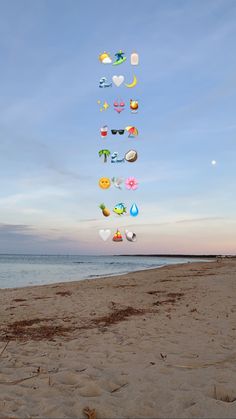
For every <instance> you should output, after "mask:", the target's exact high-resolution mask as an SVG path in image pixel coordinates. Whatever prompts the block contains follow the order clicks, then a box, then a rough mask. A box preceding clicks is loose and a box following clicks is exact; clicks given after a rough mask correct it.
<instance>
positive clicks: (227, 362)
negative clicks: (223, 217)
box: [0, 259, 236, 419]
mask: <svg viewBox="0 0 236 419" xmlns="http://www.w3.org/2000/svg"><path fill="white" fill-rule="evenodd" d="M235 272H236V260H235V259H227V260H225V259H224V260H222V261H220V262H216V261H213V263H208V262H202V263H199V262H193V263H182V264H175V265H166V266H164V267H162V268H153V269H148V270H142V271H138V272H130V273H128V274H126V275H118V276H116V277H105V278H98V279H94V280H93V281H90V280H89V279H87V280H83V281H73V282H66V283H65V282H63V283H58V284H48V285H40V286H30V287H26V288H15V289H3V290H1V293H0V317H1V324H0V354H1V355H0V356H1V380H0V390H1V391H0V408H1V414H2V415H3V416H4V417H7V418H10V417H14V418H22V417H47V418H52V419H54V418H55V417H60V418H74V417H79V418H83V419H85V418H86V415H84V413H83V411H84V409H85V408H86V407H87V406H88V407H89V408H90V409H91V410H93V409H95V412H96V414H97V419H110V418H114V419H118V418H120V417H122V418H127V419H128V418H134V417H135V418H140V419H141V418H150V419H151V418H153V417H155V418H177V417H178V418H180V417H181V418H194V417H195V418H196V417H201V418H204V417H205V418H206V417H208V418H222V417H228V418H232V419H233V418H235V417H236V390H235V389H236V374H235V372H236V367H235V359H236V350H235V340H236V327H235V324H236V303H235V301H236V299H235V297H236V283H235ZM10 384H11V385H10ZM13 384H14V385H13Z"/></svg>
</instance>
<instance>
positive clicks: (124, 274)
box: [0, 259, 215, 292]
mask: <svg viewBox="0 0 236 419" xmlns="http://www.w3.org/2000/svg"><path fill="white" fill-rule="evenodd" d="M209 262H215V260H214V259H212V260H204V261H203V260H199V261H186V262H179V263H170V264H165V265H160V266H155V267H150V268H147V267H145V268H143V269H139V270H137V271H136V270H135V271H128V272H123V273H114V274H110V273H109V274H107V275H104V274H103V275H97V276H91V277H87V278H81V279H73V280H71V281H61V282H49V283H47V284H35V285H32V284H30V285H25V286H21V287H9V288H1V287H0V292H1V291H4V290H17V289H25V288H31V287H46V286H49V285H58V284H70V283H77V282H78V283H79V282H83V281H90V280H98V279H103V278H104V279H105V278H106V279H107V278H115V277H120V276H126V275H129V274H132V273H139V272H145V271H150V270H155V269H161V268H165V267H167V266H178V265H186V264H191V263H209Z"/></svg>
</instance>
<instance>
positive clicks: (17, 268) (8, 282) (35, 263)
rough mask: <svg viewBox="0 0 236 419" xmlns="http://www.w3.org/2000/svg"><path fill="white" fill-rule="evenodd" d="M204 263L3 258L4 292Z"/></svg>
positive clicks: (132, 258) (0, 266)
mask: <svg viewBox="0 0 236 419" xmlns="http://www.w3.org/2000/svg"><path fill="white" fill-rule="evenodd" d="M201 260H202V259H200V258H199V259H196V258H191V257H184V258H183V257H160V256H66V255H65V256H61V255H60V256H56V255H50V256H42V255H0V288H15V287H24V286H28V285H43V284H52V283H57V282H69V281H74V280H82V279H88V278H91V279H92V278H97V277H104V276H113V275H119V274H125V273H128V272H134V271H139V270H143V269H151V268H157V267H161V266H164V265H171V264H175V263H184V262H185V263H186V262H192V261H195V262H196V261H201ZM204 260H206V259H204Z"/></svg>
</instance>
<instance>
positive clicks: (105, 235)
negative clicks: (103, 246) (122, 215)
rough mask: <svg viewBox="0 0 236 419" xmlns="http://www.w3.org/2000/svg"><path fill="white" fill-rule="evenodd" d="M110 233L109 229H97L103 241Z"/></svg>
mask: <svg viewBox="0 0 236 419" xmlns="http://www.w3.org/2000/svg"><path fill="white" fill-rule="evenodd" d="M110 235H111V230H99V236H100V237H101V239H102V240H104V242H105V241H106V240H107V239H109V237H110Z"/></svg>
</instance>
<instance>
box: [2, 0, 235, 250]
mask: <svg viewBox="0 0 236 419" xmlns="http://www.w3.org/2000/svg"><path fill="white" fill-rule="evenodd" d="M235 22H236V1H235V0H200V1H199V0H146V1H136V2H135V1H133V0H126V1H123V2H122V1H120V2H116V1H114V2H113V1H108V0H105V1H104V0H101V1H100V2H98V1H92V0H87V1H82V0H69V1H67V0H50V1H49V0H38V1H32V0H20V1H19V0H9V1H3V0H0V57H1V58H0V62H1V65H0V253H40V254H58V253H59V254H60V253H61V254H118V253H122V254H132V253H195V254H203V253H205V254H213V253H231V254H235V253H236V176H235V171H236V164H235V160H236V120H235V110H236V54H235V45H236V23H235ZM119 49H122V50H124V51H125V53H126V55H127V61H126V62H125V63H124V64H121V65H120V66H117V67H116V68H115V69H114V67H112V66H109V65H106V66H105V65H103V64H101V63H100V62H99V60H98V56H99V54H100V53H101V52H103V51H108V52H109V53H110V54H111V56H112V58H114V54H115V53H116V52H117V51H118V50H119ZM133 50H136V51H137V52H138V53H139V56H140V64H139V66H138V67H137V68H132V66H131V65H130V63H129V57H130V53H131V52H132V51H133ZM133 73H135V74H136V75H137V77H138V85H137V86H136V87H135V88H133V89H127V88H126V87H125V86H124V85H122V86H120V87H119V88H117V87H116V86H113V87H112V88H107V89H99V87H98V84H99V79H100V78H101V77H102V76H106V77H108V79H111V77H112V75H114V74H116V75H124V77H125V80H128V81H131V80H132V78H133ZM120 98H122V100H124V102H125V104H126V109H125V110H124V112H122V113H121V114H120V115H118V114H117V113H116V112H115V111H114V110H113V107H112V106H110V108H109V109H108V111H106V112H100V111H99V106H98V105H97V100H98V99H101V100H107V101H108V103H110V104H111V105H112V103H113V101H114V100H115V99H120ZM131 98H132V99H138V100H139V112H138V113H137V114H136V115H133V114H131V112H130V110H129V100H130V99H131ZM105 124H107V125H108V126H109V129H112V128H116V129H120V128H124V127H126V126H127V125H131V124H134V125H135V126H136V127H137V128H138V129H139V136H138V137H137V138H136V139H129V138H127V135H124V136H118V135H116V136H112V135H109V137H108V138H107V139H101V138H100V135H99V130H100V127H101V126H103V125H105ZM102 148H108V149H109V150H111V151H112V152H113V151H118V152H119V155H121V156H122V155H124V153H125V152H126V151H128V150H130V149H131V148H132V149H135V150H137V151H138V156H139V158H138V160H137V162H135V163H127V162H126V163H124V164H111V163H110V162H108V163H106V164H104V163H103V162H102V159H101V158H100V159H99V157H98V151H99V150H100V149H102ZM212 160H215V161H216V164H215V165H212V163H211V162H212ZM101 176H108V177H109V178H111V177H112V176H121V177H123V178H124V179H126V178H127V177H129V176H135V177H136V178H137V179H138V181H139V188H138V189H137V190H136V191H128V190H127V189H125V188H124V189H123V190H118V189H116V188H114V187H111V188H110V189H109V190H106V191H104V190H101V189H100V188H99V187H98V179H99V178H100V177H101ZM102 202H104V203H105V204H106V206H108V208H109V209H110V210H112V208H113V207H114V206H115V205H116V204H117V203H119V202H124V203H126V204H127V207H128V209H129V207H130V205H131V204H132V203H134V202H135V203H136V204H137V205H138V207H139V209H140V213H139V215H138V217H135V218H133V217H130V216H128V215H127V216H126V215H124V216H122V217H119V216H118V215H115V214H114V215H111V216H110V217H109V218H105V217H103V215H102V213H101V211H100V209H99V208H98V206H99V204H100V203H102ZM107 228H108V229H111V231H112V233H114V232H115V230H116V228H120V229H121V231H122V232H123V231H124V229H125V228H127V229H129V230H130V231H134V232H135V233H136V234H137V238H138V239H137V242H135V243H130V242H128V241H126V240H125V241H124V242H122V243H114V242H112V240H108V241H106V242H103V241H102V240H101V238H100V237H99V234H98V232H99V230H100V229H107Z"/></svg>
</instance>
